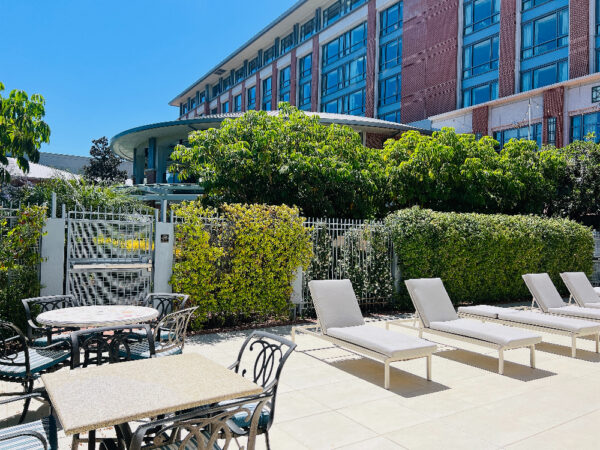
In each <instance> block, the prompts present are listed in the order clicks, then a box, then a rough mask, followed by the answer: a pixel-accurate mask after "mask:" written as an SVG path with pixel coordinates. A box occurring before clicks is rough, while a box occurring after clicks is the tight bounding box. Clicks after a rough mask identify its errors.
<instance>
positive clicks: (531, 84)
mask: <svg viewBox="0 0 600 450" xmlns="http://www.w3.org/2000/svg"><path fill="white" fill-rule="evenodd" d="M568 78H569V74H568V70H567V60H566V59H565V60H563V61H558V62H556V63H552V64H549V65H547V66H542V67H537V68H535V69H531V70H527V71H525V72H521V91H522V92H524V91H529V90H531V89H536V88H539V87H544V86H548V85H549V84H554V83H558V82H560V81H565V80H567V79H568Z"/></svg>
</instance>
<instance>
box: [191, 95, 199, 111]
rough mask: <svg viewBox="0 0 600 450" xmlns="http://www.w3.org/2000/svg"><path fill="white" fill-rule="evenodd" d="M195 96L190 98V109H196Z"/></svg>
mask: <svg viewBox="0 0 600 450" xmlns="http://www.w3.org/2000/svg"><path fill="white" fill-rule="evenodd" d="M196 106H197V105H196V97H194V98H192V99H190V110H192V109H196Z"/></svg>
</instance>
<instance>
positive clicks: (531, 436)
mask: <svg viewBox="0 0 600 450" xmlns="http://www.w3.org/2000/svg"><path fill="white" fill-rule="evenodd" d="M372 325H374V326H383V322H375V323H372ZM290 329H291V327H278V328H273V329H270V330H267V331H270V332H273V333H276V334H280V335H283V336H288V337H289V334H290ZM392 329H393V330H394V331H395V332H398V333H405V334H412V335H416V332H414V331H412V330H407V329H405V328H400V327H392ZM249 332H250V331H248V332H236V333H222V334H209V335H203V336H196V337H193V338H191V339H189V341H188V342H187V343H186V347H185V352H198V353H201V354H202V355H204V356H206V357H208V358H210V359H212V360H214V361H216V362H218V363H221V364H223V365H228V364H229V363H231V362H232V361H233V360H234V359H235V357H236V356H237V352H238V350H239V347H240V345H241V343H242V342H243V340H244V338H245V336H246V335H247V334H248V333H249ZM425 337H427V336H425ZM431 340H432V341H434V342H437V343H439V344H440V345H439V349H438V352H437V353H436V354H435V355H434V358H433V374H432V375H433V378H432V380H433V381H431V382H428V381H427V380H426V379H425V378H424V377H425V360H424V359H419V360H413V361H407V362H399V363H394V364H393V369H392V373H391V388H390V390H385V389H384V388H383V364H381V363H380V362H376V361H372V360H370V359H367V358H363V357H361V356H359V355H356V354H353V353H351V352H348V351H346V350H342V349H339V348H336V347H333V346H332V345H330V344H329V343H327V342H325V341H322V340H319V339H316V338H314V337H311V336H308V335H303V334H300V335H298V337H297V343H298V349H297V351H296V352H295V353H294V354H293V355H292V356H291V358H290V359H289V361H288V363H287V365H286V367H285V368H284V371H283V374H282V378H281V386H280V389H279V393H278V398H277V405H276V418H275V423H274V425H273V428H272V429H271V444H272V448H273V450H276V449H284V450H296V449H298V450H299V449H329V448H343V449H361V450H368V449H383V450H385V449H402V448H407V449H453V448H460V449H463V448H469V449H488V448H489V449H498V448H507V449H536V448H540V449H545V450H548V449H566V448H577V449H587V448H589V449H592V448H594V449H596V448H599V447H600V435H599V434H598V432H597V429H598V428H597V427H598V424H599V423H600V356H599V355H598V354H596V353H595V352H594V342H593V341H591V340H585V339H580V340H578V348H579V350H578V352H577V358H575V359H573V358H571V357H570V356H569V355H570V339H569V338H568V337H564V336H555V335H549V334H544V342H543V343H542V344H540V345H538V347H537V348H538V351H537V352H536V353H537V367H538V368H537V369H531V368H530V367H529V366H528V364H529V351H528V350H526V349H524V350H512V351H509V352H506V354H505V356H506V363H505V375H504V376H502V375H498V374H497V363H498V361H497V353H496V352H494V351H491V350H489V349H486V348H484V347H478V346H474V345H470V344H467V343H463V342H454V341H451V340H448V339H444V338H440V337H437V336H431ZM457 347H460V348H457ZM65 370H66V369H65ZM198 376H201V374H198ZM2 388H7V384H6V383H3V384H2ZM32 407H33V409H34V412H33V413H32V414H31V415H30V417H34V416H35V415H40V414H44V413H45V411H44V410H47V409H46V407H45V406H40V404H39V403H37V404H35V403H34V404H33V405H32ZM36 408H37V411H36ZM1 412H2V417H7V416H9V415H12V414H15V411H12V410H10V409H8V408H7V407H4V408H3V409H2V411H1ZM59 437H60V448H61V449H62V448H65V449H66V448H70V439H69V438H68V437H65V435H64V434H63V433H60V434H59ZM257 443H258V448H259V449H263V448H264V447H265V446H264V439H263V437H262V436H259V437H258V441H257Z"/></svg>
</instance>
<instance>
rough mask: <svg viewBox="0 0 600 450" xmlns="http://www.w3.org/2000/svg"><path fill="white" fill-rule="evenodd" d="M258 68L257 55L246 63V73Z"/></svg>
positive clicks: (250, 73)
mask: <svg viewBox="0 0 600 450" xmlns="http://www.w3.org/2000/svg"><path fill="white" fill-rule="evenodd" d="M257 70H258V57H256V58H254V59H253V60H251V61H250V62H249V63H248V75H252V74H253V73H256V71H257Z"/></svg>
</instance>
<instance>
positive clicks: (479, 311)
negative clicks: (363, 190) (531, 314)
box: [458, 305, 517, 319]
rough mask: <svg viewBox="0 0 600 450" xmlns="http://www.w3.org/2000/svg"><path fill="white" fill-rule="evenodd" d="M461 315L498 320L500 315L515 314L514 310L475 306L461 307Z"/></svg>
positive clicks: (459, 309) (459, 310) (459, 308)
mask: <svg viewBox="0 0 600 450" xmlns="http://www.w3.org/2000/svg"><path fill="white" fill-rule="evenodd" d="M458 312H459V313H465V314H473V315H476V316H482V317H489V318H491V319H497V318H498V314H510V313H515V312H517V311H515V310H514V309H508V308H502V307H500V306H491V305H475V306H459V307H458Z"/></svg>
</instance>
